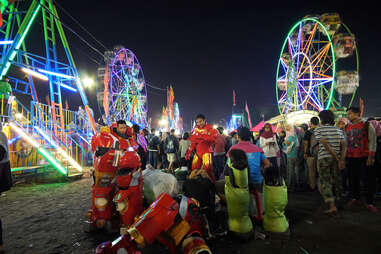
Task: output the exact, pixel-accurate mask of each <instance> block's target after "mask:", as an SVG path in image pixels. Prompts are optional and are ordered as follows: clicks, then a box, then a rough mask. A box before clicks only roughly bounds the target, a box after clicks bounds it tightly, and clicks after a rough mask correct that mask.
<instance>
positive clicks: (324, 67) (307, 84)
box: [276, 13, 358, 114]
mask: <svg viewBox="0 0 381 254" xmlns="http://www.w3.org/2000/svg"><path fill="white" fill-rule="evenodd" d="M342 29H345V30H346V32H347V33H350V31H349V29H348V27H347V26H345V25H344V24H343V23H342V22H341V20H340V18H339V16H338V14H335V13H334V14H323V15H322V16H320V18H319V17H306V18H304V19H302V20H301V21H299V22H298V23H297V24H295V25H294V26H293V27H292V28H291V30H290V31H289V33H288V35H287V37H286V39H285V40H284V43H283V46H282V50H281V53H280V57H279V62H278V68H277V74H276V96H277V100H278V108H279V112H280V113H281V114H287V113H289V112H294V111H299V110H314V111H321V110H323V109H333V110H339V109H342V107H343V105H344V104H347V105H348V106H350V105H351V104H352V101H353V98H354V96H355V92H356V89H352V91H353V93H351V94H350V98H349V99H348V100H347V101H344V100H343V94H342V93H340V92H341V91H343V89H342V88H341V89H336V71H337V70H339V68H343V66H342V65H341V62H340V60H339V59H341V58H345V57H350V56H352V55H353V54H352V53H353V51H355V54H354V56H355V58H353V64H352V67H351V68H353V69H356V70H357V73H358V53H357V48H356V47H355V44H354V39H353V38H354V36H353V35H352V34H351V33H350V34H351V36H342V35H340V36H337V35H339V34H341V32H342ZM348 38H349V39H348ZM338 49H340V50H338ZM344 51H345V52H346V54H344V53H343V52H344ZM350 60H351V59H350ZM352 85H353V84H352ZM353 86H354V87H355V88H357V86H358V84H357V86H355V85H353ZM335 89H336V90H337V92H336V93H335Z"/></svg>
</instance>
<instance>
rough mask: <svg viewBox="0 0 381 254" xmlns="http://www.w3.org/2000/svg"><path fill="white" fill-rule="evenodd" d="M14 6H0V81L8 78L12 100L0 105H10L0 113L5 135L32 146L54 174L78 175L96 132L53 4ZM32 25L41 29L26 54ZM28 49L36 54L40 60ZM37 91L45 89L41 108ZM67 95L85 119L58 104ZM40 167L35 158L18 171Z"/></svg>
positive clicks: (45, 0) (41, 1) (10, 3)
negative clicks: (6, 121) (77, 98)
mask: <svg viewBox="0 0 381 254" xmlns="http://www.w3.org/2000/svg"><path fill="white" fill-rule="evenodd" d="M19 3H20V2H19V1H17V2H14V3H13V1H1V11H2V13H1V16H2V21H3V24H2V26H1V27H0V41H1V44H2V45H0V46H1V49H0V59H1V63H0V78H1V79H4V78H7V79H9V83H10V84H11V86H12V92H13V95H14V96H15V97H12V98H13V100H9V101H4V98H3V101H2V104H7V103H8V105H9V109H8V112H2V118H3V119H4V118H9V125H8V127H9V129H8V132H7V135H8V137H9V138H10V139H11V140H14V139H21V140H23V141H24V142H26V143H27V144H28V145H30V146H31V147H33V149H35V150H36V153H38V154H39V155H41V156H42V157H44V158H45V160H46V161H47V162H48V163H49V164H50V165H51V166H53V167H54V168H55V169H56V170H57V171H58V172H60V173H62V174H64V175H67V176H71V175H78V174H81V172H82V166H83V163H84V161H83V160H84V156H85V154H86V146H87V144H88V135H91V134H92V133H96V129H95V123H94V120H93V117H92V114H91V112H90V108H89V104H88V100H87V98H86V94H85V92H84V90H83V87H82V84H81V80H80V78H79V75H78V70H77V68H76V65H75V62H74V59H73V56H72V54H71V51H70V48H69V44H68V41H67V37H66V35H65V32H64V29H63V24H62V23H61V20H60V18H59V16H58V12H57V9H56V7H55V5H54V2H53V0H38V1H37V0H32V1H30V5H29V8H23V7H25V6H26V5H27V4H28V3H26V2H25V3H22V4H23V5H25V6H21V4H19ZM19 7H20V8H19ZM26 7H27V6H26ZM40 13H41V17H40V19H39V18H38V16H39V14H40ZM36 26H40V27H41V26H42V32H41V34H42V36H43V38H41V40H37V39H36V36H34V37H33V47H30V48H29V49H30V50H27V45H28V44H27V42H30V41H31V40H30V39H31V37H32V36H30V35H29V32H30V30H31V28H32V27H36ZM28 37H29V38H30V39H27V38H28ZM31 49H33V51H34V52H35V51H38V50H40V51H39V53H42V52H43V53H42V55H43V56H42V55H41V54H37V53H32V50H31ZM44 83H45V84H44ZM47 84H48V85H47ZM41 86H45V89H46V90H49V96H48V97H47V99H46V100H47V104H43V96H41V93H40V91H41V89H43V88H41ZM72 94H79V96H80V98H81V103H82V105H83V106H84V108H85V111H86V113H87V116H83V117H82V118H81V117H80V116H79V115H78V112H75V111H73V110H70V109H69V103H66V105H63V96H67V97H69V96H70V98H71V96H72ZM88 123H90V124H88ZM13 152H15V153H17V151H13ZM40 163H41V161H40V160H39V158H38V156H36V160H35V161H34V162H31V163H28V165H23V166H38V165H39V164H40ZM16 167H17V165H16ZM12 170H13V171H20V170H22V169H21V168H18V169H17V168H16V169H12Z"/></svg>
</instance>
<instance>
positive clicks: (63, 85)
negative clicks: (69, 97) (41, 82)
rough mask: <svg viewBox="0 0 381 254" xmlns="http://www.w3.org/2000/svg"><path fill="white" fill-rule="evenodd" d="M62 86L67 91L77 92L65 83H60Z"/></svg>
mask: <svg viewBox="0 0 381 254" xmlns="http://www.w3.org/2000/svg"><path fill="white" fill-rule="evenodd" d="M60 86H61V87H63V88H66V89H67V90H69V91H72V92H77V89H75V88H74V87H71V86H68V85H65V84H64V83H60Z"/></svg>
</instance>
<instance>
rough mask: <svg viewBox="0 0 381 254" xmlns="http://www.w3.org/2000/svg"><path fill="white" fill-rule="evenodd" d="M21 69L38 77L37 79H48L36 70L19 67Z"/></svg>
mask: <svg viewBox="0 0 381 254" xmlns="http://www.w3.org/2000/svg"><path fill="white" fill-rule="evenodd" d="M21 70H22V71H23V72H25V73H28V74H30V75H32V76H34V77H36V78H39V79H42V80H46V81H47V80H49V79H48V77H47V76H45V75H43V74H41V73H39V72H37V71H34V70H31V69H27V68H21Z"/></svg>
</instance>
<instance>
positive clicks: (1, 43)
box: [0, 41, 13, 45]
mask: <svg viewBox="0 0 381 254" xmlns="http://www.w3.org/2000/svg"><path fill="white" fill-rule="evenodd" d="M12 43H13V41H0V45H8V44H12Z"/></svg>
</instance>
